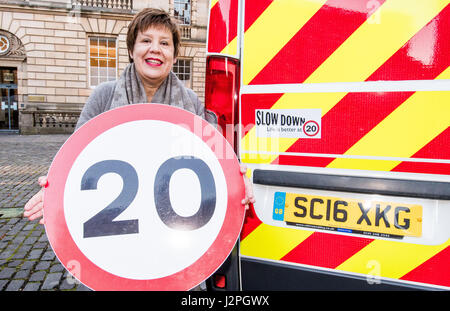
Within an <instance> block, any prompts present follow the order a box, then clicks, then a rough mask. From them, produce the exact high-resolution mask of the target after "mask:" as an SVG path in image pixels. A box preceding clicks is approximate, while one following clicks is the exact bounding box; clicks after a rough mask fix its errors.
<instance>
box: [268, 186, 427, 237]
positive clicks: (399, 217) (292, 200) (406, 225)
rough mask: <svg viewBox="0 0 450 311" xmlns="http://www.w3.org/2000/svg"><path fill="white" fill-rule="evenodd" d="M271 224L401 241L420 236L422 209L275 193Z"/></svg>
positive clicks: (390, 203) (336, 198)
mask: <svg viewBox="0 0 450 311" xmlns="http://www.w3.org/2000/svg"><path fill="white" fill-rule="evenodd" d="M272 218H273V219H274V220H279V221H284V222H286V224H288V225H292V226H302V227H309V228H315V229H323V230H333V231H340V232H347V233H358V234H365V235H372V236H380V237H390V238H402V237H404V236H412V237H420V236H421V235H422V205H419V204H405V203H401V202H387V201H381V200H370V199H367V200H359V199H353V198H340V197H328V196H317V195H307V194H297V193H286V192H276V193H275V196H274V205H273V216H272Z"/></svg>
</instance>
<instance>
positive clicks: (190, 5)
mask: <svg viewBox="0 0 450 311" xmlns="http://www.w3.org/2000/svg"><path fill="white" fill-rule="evenodd" d="M181 1H183V0H173V15H174V17H175V18H176V19H177V20H178V21H180V26H191V25H192V2H193V1H192V0H184V1H189V24H185V23H184V20H185V18H184V15H183V19H181V18H180V17H177V16H175V10H176V8H177V5H179V6H180V7H181V5H182V4H185V3H186V2H181ZM183 11H184V10H183Z"/></svg>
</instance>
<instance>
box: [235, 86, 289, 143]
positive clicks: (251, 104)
mask: <svg viewBox="0 0 450 311" xmlns="http://www.w3.org/2000/svg"><path fill="white" fill-rule="evenodd" d="M281 96H283V93H281V94H278V93H277V94H243V95H242V96H241V109H242V110H241V112H242V113H241V124H242V126H243V131H242V137H244V136H245V135H246V134H247V133H248V131H250V130H251V129H252V128H253V126H254V125H255V109H270V108H271V107H272V106H273V105H274V104H275V103H276V102H277V101H278V100H279V99H280V97H281Z"/></svg>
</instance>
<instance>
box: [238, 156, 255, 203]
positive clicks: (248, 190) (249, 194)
mask: <svg viewBox="0 0 450 311" xmlns="http://www.w3.org/2000/svg"><path fill="white" fill-rule="evenodd" d="M240 166H241V174H242V177H243V178H244V185H245V198H244V199H242V201H241V203H242V205H245V209H246V210H248V209H249V204H253V203H255V196H254V195H253V186H252V183H251V181H250V179H249V178H248V177H247V176H246V175H245V174H246V173H247V166H245V165H244V164H241V165H240Z"/></svg>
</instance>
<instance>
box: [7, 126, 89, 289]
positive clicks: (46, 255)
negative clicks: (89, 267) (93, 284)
mask: <svg viewBox="0 0 450 311" xmlns="http://www.w3.org/2000/svg"><path fill="white" fill-rule="evenodd" d="M67 138H68V135H29V136H25V135H5V134H0V291H38V290H71V291H73V290H77V291H79V290H89V289H88V288H86V287H85V286H83V285H82V284H79V283H78V282H76V280H75V279H74V278H72V277H71V275H70V274H69V273H68V272H67V271H66V269H65V268H64V267H63V266H62V265H61V263H60V262H59V261H58V259H57V258H56V256H55V254H54V253H53V251H52V249H51V247H50V244H49V242H48V240H47V236H46V234H45V230H44V226H43V225H40V224H39V223H38V221H33V222H30V221H28V219H26V218H23V217H22V213H23V206H24V205H25V203H26V202H27V201H28V200H29V199H30V198H31V197H32V196H33V195H34V194H35V193H36V192H37V191H39V186H38V184H37V178H38V177H39V176H42V175H45V174H46V173H47V170H48V168H49V167H50V164H51V161H52V160H53V157H54V156H55V155H56V153H57V152H58V150H59V148H60V147H61V146H62V144H63V143H64V142H65V141H66V139H67Z"/></svg>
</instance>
